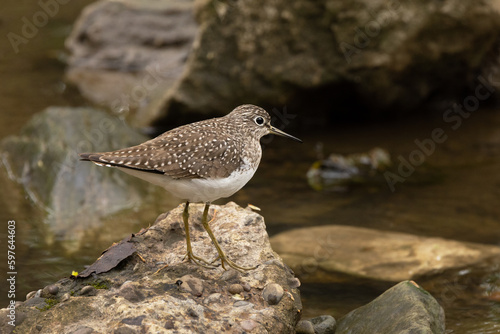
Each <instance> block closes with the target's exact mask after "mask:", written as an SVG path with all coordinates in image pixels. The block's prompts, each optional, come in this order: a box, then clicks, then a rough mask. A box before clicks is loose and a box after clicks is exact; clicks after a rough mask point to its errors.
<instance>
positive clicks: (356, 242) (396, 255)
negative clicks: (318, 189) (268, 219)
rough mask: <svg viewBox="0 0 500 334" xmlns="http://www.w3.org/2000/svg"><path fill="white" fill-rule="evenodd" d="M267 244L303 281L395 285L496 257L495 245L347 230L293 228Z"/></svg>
mask: <svg viewBox="0 0 500 334" xmlns="http://www.w3.org/2000/svg"><path fill="white" fill-rule="evenodd" d="M271 244H272V245H273V248H274V249H275V250H276V251H277V252H278V253H279V254H280V255H281V257H282V258H283V260H284V261H285V263H287V264H288V265H289V266H290V267H291V268H292V269H293V270H294V271H295V273H296V274H297V276H299V277H300V278H301V280H302V281H304V282H346V281H347V282H348V281H351V280H352V279H353V278H354V277H355V278H357V279H365V280H372V281H378V282H400V281H402V280H406V279H416V278H418V277H421V276H425V275H431V274H436V273H439V272H443V271H445V270H448V269H457V268H463V267H469V266H473V265H476V264H478V265H479V264H481V263H484V262H485V261H487V260H489V259H492V258H495V257H497V258H498V256H500V247H496V246H489V245H481V244H475V243H468V242H459V241H453V240H446V239H442V238H428V237H422V236H415V235H411V234H405V233H396V232H388V231H377V230H372V229H368V228H361V227H350V226H318V227H310V228H301V229H295V230H291V231H288V232H283V233H280V234H278V235H275V236H274V237H273V238H271Z"/></svg>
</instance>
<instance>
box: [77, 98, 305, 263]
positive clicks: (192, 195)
mask: <svg viewBox="0 0 500 334" xmlns="http://www.w3.org/2000/svg"><path fill="white" fill-rule="evenodd" d="M268 134H276V135H280V136H283V137H288V138H291V139H294V140H296V141H300V142H301V140H300V139H298V138H295V137H294V136H291V135H289V134H287V133H285V132H283V131H281V130H279V129H277V128H275V127H273V126H272V125H271V117H270V116H269V114H268V113H267V112H266V111H265V110H264V109H262V108H260V107H257V106H254V105H250V104H245V105H241V106H239V107H237V108H235V109H234V110H233V111H232V112H231V113H229V114H227V115H226V116H224V117H218V118H212V119H207V120H204V121H200V122H196V123H191V124H187V125H184V126H180V127H178V128H175V129H172V130H170V131H167V132H165V133H163V134H162V135H160V136H158V137H156V138H154V139H151V140H149V141H147V142H144V143H142V144H140V145H137V146H132V147H128V148H124V149H121V150H117V151H112V152H103V153H81V154H80V158H81V159H82V160H88V161H92V162H94V163H96V164H97V165H99V166H107V167H116V168H118V169H120V170H122V171H124V172H125V173H128V174H131V175H133V176H136V177H138V178H141V179H143V180H146V181H149V182H151V183H153V184H156V185H159V186H162V187H164V188H165V189H166V190H168V191H169V192H170V193H172V194H173V195H174V196H176V197H178V198H181V199H183V200H186V205H185V207H184V212H183V215H182V217H183V220H184V228H185V230H186V243H187V255H186V256H187V258H188V260H191V261H193V262H194V263H196V264H198V265H201V266H204V267H206V266H207V265H212V264H213V263H214V262H215V261H216V260H217V259H220V260H221V265H222V268H224V269H226V267H225V266H224V264H225V263H226V264H228V265H229V266H230V267H232V268H234V269H237V270H250V269H254V268H255V267H252V268H246V267H241V266H238V265H236V264H235V263H234V262H233V261H231V260H230V259H228V258H227V256H226V255H225V254H224V252H223V251H222V249H221V247H220V246H219V243H218V242H217V239H216V238H215V236H214V234H213V233H212V230H211V229H210V226H209V222H208V209H209V207H210V203H211V202H212V201H215V200H217V199H219V198H225V197H229V196H231V195H233V194H234V193H235V192H237V191H238V190H240V189H241V188H242V187H243V186H244V185H245V184H246V183H247V182H248V181H249V180H250V179H251V178H252V176H253V175H254V173H255V171H256V170H257V167H258V166H259V162H260V158H261V156H262V149H261V146H260V142H259V141H260V138H261V137H263V136H265V135H268ZM190 202H203V203H205V208H204V210H203V216H202V224H203V227H204V228H205V230H206V231H207V233H208V235H209V236H210V239H212V242H213V244H214V245H215V248H216V249H217V253H218V254H219V256H218V257H217V258H216V259H215V260H214V261H207V260H205V259H203V258H200V257H198V256H196V255H194V254H193V250H192V248H191V240H190V236H189V223H188V221H189V210H188V208H189V203H190Z"/></svg>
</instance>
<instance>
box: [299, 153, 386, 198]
mask: <svg viewBox="0 0 500 334" xmlns="http://www.w3.org/2000/svg"><path fill="white" fill-rule="evenodd" d="M390 165H391V156H390V154H389V152H387V150H384V149H382V148H379V147H375V148H373V149H371V150H370V151H368V152H366V153H354V154H349V155H342V154H335V153H332V154H330V155H329V156H328V158H326V159H323V160H319V161H316V162H314V163H313V165H312V166H311V168H309V170H308V171H307V181H308V183H309V185H310V186H311V187H312V188H313V189H315V190H343V189H345V188H346V187H347V186H349V185H353V184H373V183H377V182H378V183H379V184H384V185H385V179H384V177H383V175H382V173H383V172H384V171H385V170H386V168H387V167H389V166H390Z"/></svg>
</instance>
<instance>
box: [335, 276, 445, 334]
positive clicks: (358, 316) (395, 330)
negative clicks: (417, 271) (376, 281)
mask: <svg viewBox="0 0 500 334" xmlns="http://www.w3.org/2000/svg"><path fill="white" fill-rule="evenodd" d="M444 332H445V323H444V311H443V309H442V307H441V306H440V305H439V304H438V302H437V301H436V300H435V299H434V298H433V297H432V296H431V295H430V294H429V293H428V292H427V291H425V290H423V289H422V288H420V287H419V286H418V285H417V284H416V283H414V282H410V281H404V282H401V283H399V284H397V285H396V286H394V287H392V288H391V289H389V290H387V291H386V292H384V293H383V294H382V295H380V296H379V297H377V298H376V299H375V300H373V301H372V302H371V303H369V304H367V305H365V306H362V307H360V308H358V309H356V310H354V311H352V312H350V313H348V314H347V315H346V316H345V317H343V318H342V319H340V320H339V322H338V327H337V330H336V331H335V334H365V333H366V334H372V333H384V334H400V333H432V334H443V333H444Z"/></svg>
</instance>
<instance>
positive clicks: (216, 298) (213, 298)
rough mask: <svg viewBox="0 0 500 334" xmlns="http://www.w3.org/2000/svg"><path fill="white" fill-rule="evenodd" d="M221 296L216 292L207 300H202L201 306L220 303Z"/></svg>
mask: <svg viewBox="0 0 500 334" xmlns="http://www.w3.org/2000/svg"><path fill="white" fill-rule="evenodd" d="M221 296H222V295H221V294H220V293H218V292H216V293H212V294H210V295H209V296H208V297H207V298H205V299H204V300H203V304H213V303H217V302H219V301H220V297H221Z"/></svg>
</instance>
